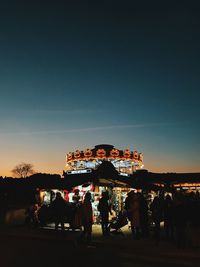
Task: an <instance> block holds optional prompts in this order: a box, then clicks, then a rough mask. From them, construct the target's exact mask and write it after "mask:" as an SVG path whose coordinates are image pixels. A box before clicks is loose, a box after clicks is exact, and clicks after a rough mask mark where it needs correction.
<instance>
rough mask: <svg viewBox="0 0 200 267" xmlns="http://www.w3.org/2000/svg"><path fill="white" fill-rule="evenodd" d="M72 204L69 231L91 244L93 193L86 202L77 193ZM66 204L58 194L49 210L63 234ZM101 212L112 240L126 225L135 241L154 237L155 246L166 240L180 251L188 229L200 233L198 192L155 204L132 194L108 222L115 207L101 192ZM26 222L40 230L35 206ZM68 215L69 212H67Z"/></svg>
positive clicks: (106, 233) (164, 198)
mask: <svg viewBox="0 0 200 267" xmlns="http://www.w3.org/2000/svg"><path fill="white" fill-rule="evenodd" d="M73 201H74V204H75V206H74V207H75V209H73V210H71V211H73V212H72V214H71V216H69V217H70V220H69V222H70V227H71V228H72V229H73V228H74V229H75V228H77V227H78V228H80V229H81V230H82V231H81V235H80V240H83V241H85V242H86V243H91V240H92V224H93V218H94V217H93V209H92V203H91V201H92V197H91V193H90V192H87V193H86V194H85V196H84V200H83V201H81V199H80V197H79V195H78V193H77V192H75V194H74V197H73ZM67 207H69V206H67V203H66V200H64V199H63V198H62V196H61V193H60V192H57V193H56V198H55V200H54V201H53V202H52V203H51V205H50V210H51V212H52V215H53V220H54V222H55V229H56V230H58V227H59V224H60V225H61V229H62V231H64V230H65V227H64V223H65V222H66V208H67ZM98 211H99V214H100V223H101V228H102V235H103V236H107V237H108V236H110V234H111V233H112V231H111V230H112V229H114V230H115V231H118V230H121V228H122V227H123V226H125V225H129V227H130V230H131V233H132V237H133V239H135V240H138V239H141V238H147V237H149V236H151V237H153V238H154V239H155V241H156V242H159V241H160V239H162V238H165V239H168V240H171V241H173V242H175V243H176V244H177V246H178V247H181V246H185V243H186V240H187V232H188V229H189V231H190V232H191V233H194V234H195V235H196V233H199V228H200V214H199V211H200V195H199V193H198V192H196V193H194V192H192V193H190V194H188V193H187V194H186V193H184V192H182V191H179V192H175V193H174V194H165V195H164V194H160V195H158V196H155V197H154V199H153V201H151V202H149V201H147V199H146V198H145V196H144V195H143V194H142V193H138V192H137V193H136V192H134V191H130V192H129V193H128V194H127V197H126V199H125V203H124V206H123V209H122V210H121V211H120V213H119V214H118V216H117V218H115V220H113V221H109V214H112V212H113V207H112V204H111V201H110V199H109V194H108V192H107V191H105V192H102V196H101V198H100V199H99V204H98ZM27 214H28V216H27V218H28V219H27V222H28V223H32V224H33V225H35V226H38V224H39V221H41V222H42V219H41V218H42V217H41V216H40V218H39V219H38V216H37V214H40V213H39V212H37V207H36V208H35V206H33V207H32V208H31V209H30V210H28V213H27ZM68 214H69V212H68ZM161 223H163V226H164V235H161Z"/></svg>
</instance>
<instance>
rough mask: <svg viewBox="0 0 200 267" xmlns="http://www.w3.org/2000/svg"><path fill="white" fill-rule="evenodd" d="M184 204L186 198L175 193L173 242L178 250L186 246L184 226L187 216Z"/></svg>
mask: <svg viewBox="0 0 200 267" xmlns="http://www.w3.org/2000/svg"><path fill="white" fill-rule="evenodd" d="M186 204H187V202H186V196H185V195H184V194H183V193H182V192H176V194H175V195H174V225H175V242H176V245H177V247H178V248H184V247H185V245H186V226H187V222H188V214H189V210H188V206H187V205H186Z"/></svg>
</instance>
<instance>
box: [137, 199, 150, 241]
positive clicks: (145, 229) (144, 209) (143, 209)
mask: <svg viewBox="0 0 200 267" xmlns="http://www.w3.org/2000/svg"><path fill="white" fill-rule="evenodd" d="M138 195H139V202H140V225H141V235H142V237H144V238H146V237H148V236H149V218H148V210H149V207H148V203H147V200H146V199H145V197H144V196H143V194H138Z"/></svg>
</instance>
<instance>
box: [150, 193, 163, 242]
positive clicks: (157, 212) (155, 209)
mask: <svg viewBox="0 0 200 267" xmlns="http://www.w3.org/2000/svg"><path fill="white" fill-rule="evenodd" d="M162 204H163V203H162V199H161V198H160V197H158V196H156V197H154V200H153V202H152V203H151V205H150V210H151V213H152V221H153V222H154V224H155V227H154V238H155V239H156V241H159V239H160V223H161V221H162V217H163V205H162Z"/></svg>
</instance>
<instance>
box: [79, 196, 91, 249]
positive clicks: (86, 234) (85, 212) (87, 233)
mask: <svg viewBox="0 0 200 267" xmlns="http://www.w3.org/2000/svg"><path fill="white" fill-rule="evenodd" d="M81 210H82V224H83V232H82V234H81V239H82V240H83V239H86V240H85V241H86V243H87V245H90V244H91V240H92V224H93V211H92V204H91V193H90V192H87V193H86V194H85V198H84V201H83V205H82V208H81Z"/></svg>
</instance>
